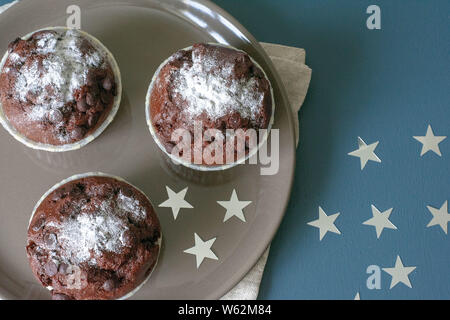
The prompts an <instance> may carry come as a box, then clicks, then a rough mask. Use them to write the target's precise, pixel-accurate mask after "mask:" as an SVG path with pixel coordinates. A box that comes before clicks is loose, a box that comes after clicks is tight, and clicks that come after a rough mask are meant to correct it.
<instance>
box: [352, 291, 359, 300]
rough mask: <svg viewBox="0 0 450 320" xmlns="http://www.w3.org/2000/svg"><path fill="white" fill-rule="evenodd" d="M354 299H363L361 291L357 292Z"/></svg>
mask: <svg viewBox="0 0 450 320" xmlns="http://www.w3.org/2000/svg"><path fill="white" fill-rule="evenodd" d="M353 300H361V297H360V296H359V292H357V293H356V295H355V297H354V298H353Z"/></svg>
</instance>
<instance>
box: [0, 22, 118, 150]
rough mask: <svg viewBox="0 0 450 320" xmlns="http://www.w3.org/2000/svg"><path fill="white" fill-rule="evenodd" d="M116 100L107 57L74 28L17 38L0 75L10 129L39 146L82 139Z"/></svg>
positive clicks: (1, 91)
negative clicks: (24, 38) (11, 127)
mask: <svg viewBox="0 0 450 320" xmlns="http://www.w3.org/2000/svg"><path fill="white" fill-rule="evenodd" d="M115 96H116V82H115V77H114V73H113V70H112V66H111V64H110V63H109V61H108V58H107V54H106V52H104V51H103V50H102V49H101V48H98V47H97V46H96V45H95V44H94V43H93V42H92V41H91V40H89V39H87V38H86V37H85V36H84V35H83V34H82V33H80V32H79V31H78V30H75V29H48V30H43V31H38V32H35V33H34V34H32V35H31V36H30V37H29V39H27V40H23V39H20V38H17V39H16V40H14V41H13V42H12V43H10V44H9V47H8V56H7V58H6V61H5V64H4V66H3V68H2V70H1V73H0V102H1V104H2V109H3V113H4V114H5V116H6V118H7V119H8V121H9V122H10V124H11V125H12V126H13V127H14V128H15V129H16V130H17V131H18V132H19V133H21V134H22V135H23V136H25V137H26V138H28V139H30V140H32V141H35V142H37V143H43V144H50V145H64V144H70V143H74V142H77V141H79V140H82V139H83V138H84V137H86V136H87V135H89V134H90V133H92V132H93V131H94V130H95V129H96V128H97V127H98V126H99V125H100V124H101V123H102V122H103V121H104V119H105V118H106V116H107V114H108V112H109V111H110V110H111V108H112V105H113V103H114V97H115Z"/></svg>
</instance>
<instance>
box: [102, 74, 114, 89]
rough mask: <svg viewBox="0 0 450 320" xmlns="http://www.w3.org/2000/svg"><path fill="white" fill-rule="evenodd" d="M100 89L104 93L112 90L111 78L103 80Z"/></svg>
mask: <svg viewBox="0 0 450 320" xmlns="http://www.w3.org/2000/svg"><path fill="white" fill-rule="evenodd" d="M102 87H103V89H105V90H106V91H109V90H111V89H112V80H111V78H110V77H109V76H108V77H106V78H105V79H103V82H102Z"/></svg>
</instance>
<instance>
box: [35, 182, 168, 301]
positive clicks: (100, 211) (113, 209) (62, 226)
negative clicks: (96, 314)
mask: <svg viewBox="0 0 450 320" xmlns="http://www.w3.org/2000/svg"><path fill="white" fill-rule="evenodd" d="M160 245H161V227H160V224H159V220H158V217H157V216H156V214H155V211H154V210H153V207H152V205H151V203H150V201H149V200H148V198H147V197H146V196H145V195H144V194H143V193H142V192H141V191H139V190H138V189H136V188H135V187H133V186H132V185H130V184H128V183H127V182H125V181H123V180H121V179H119V178H115V177H111V176H107V175H104V174H99V173H95V174H84V175H77V176H73V177H71V178H69V179H66V180H64V181H62V182H61V183H59V184H57V185H55V186H54V187H53V188H51V189H50V190H49V191H48V192H47V193H46V194H45V195H44V196H43V197H42V198H41V200H40V201H39V202H38V204H37V205H36V207H35V210H34V212H33V215H32V217H31V220H30V225H29V227H28V240H27V246H26V251H27V255H28V259H29V262H30V266H31V269H32V271H33V273H34V275H35V276H36V278H37V279H38V280H39V282H40V283H41V284H42V285H43V286H45V287H47V288H48V289H49V290H51V293H52V297H53V299H76V300H79V299H119V298H124V297H128V296H129V295H131V294H132V293H134V292H135V291H136V290H137V289H138V288H139V287H140V286H141V285H142V284H143V283H144V282H145V281H146V280H147V279H148V277H149V276H150V274H151V272H152V271H153V269H154V267H155V265H156V262H157V259H158V255H159V250H160Z"/></svg>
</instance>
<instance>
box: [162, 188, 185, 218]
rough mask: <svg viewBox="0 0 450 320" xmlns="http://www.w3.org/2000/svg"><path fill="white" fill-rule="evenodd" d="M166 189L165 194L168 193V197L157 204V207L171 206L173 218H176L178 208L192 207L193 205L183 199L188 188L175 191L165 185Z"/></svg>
mask: <svg viewBox="0 0 450 320" xmlns="http://www.w3.org/2000/svg"><path fill="white" fill-rule="evenodd" d="M166 190H167V195H168V197H169V199H167V200H166V201H164V202H163V203H161V204H160V205H159V207H164V208H171V209H172V214H173V219H174V220H176V219H177V217H178V213H179V212H180V209H182V208H187V209H192V208H193V206H192V205H191V204H190V203H189V202H187V201H186V200H184V197H185V196H186V192H187V191H188V188H185V189H183V190H181V191H180V192H178V193H175V192H174V191H173V190H172V189H170V188H169V187H167V186H166Z"/></svg>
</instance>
